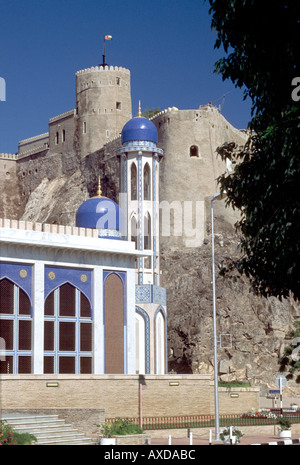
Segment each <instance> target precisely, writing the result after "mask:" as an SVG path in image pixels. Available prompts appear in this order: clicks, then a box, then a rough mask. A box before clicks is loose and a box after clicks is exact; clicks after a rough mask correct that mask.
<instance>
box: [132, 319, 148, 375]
mask: <svg viewBox="0 0 300 465" xmlns="http://www.w3.org/2000/svg"><path fill="white" fill-rule="evenodd" d="M135 339H136V373H138V374H143V375H144V374H146V322H145V319H144V317H143V316H142V315H141V314H140V313H138V312H135Z"/></svg>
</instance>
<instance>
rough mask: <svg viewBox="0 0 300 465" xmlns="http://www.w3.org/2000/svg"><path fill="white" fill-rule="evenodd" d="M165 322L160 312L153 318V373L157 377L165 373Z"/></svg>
mask: <svg viewBox="0 0 300 465" xmlns="http://www.w3.org/2000/svg"><path fill="white" fill-rule="evenodd" d="M165 330H166V322H165V317H164V314H163V312H162V311H161V310H159V311H158V312H157V313H156V317H155V373H156V374H157V375H162V374H165V372H166V347H165Z"/></svg>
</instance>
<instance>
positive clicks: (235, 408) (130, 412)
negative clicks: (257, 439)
mask: <svg viewBox="0 0 300 465" xmlns="http://www.w3.org/2000/svg"><path fill="white" fill-rule="evenodd" d="M141 383H142V385H143V386H144V389H142V391H141V390H140V384H141ZM235 392H237V391H235ZM238 393H239V397H238V398H236V397H235V398H232V397H230V395H228V393H227V392H223V391H222V389H221V390H220V413H223V412H225V413H242V412H245V411H248V410H251V408H252V407H254V408H258V407H259V390H258V389H246V390H245V389H241V390H239V391H238ZM1 407H2V409H5V410H7V409H9V410H11V409H13V410H16V411H18V410H20V409H22V410H23V411H25V410H32V409H35V410H40V411H44V410H48V411H53V412H54V411H61V412H62V411H63V409H67V410H70V411H74V412H75V413H76V412H77V411H79V410H78V409H83V410H84V411H85V410H87V411H90V410H95V411H100V410H101V409H104V410H105V417H107V418H115V417H129V418H137V417H139V415H140V409H142V416H143V417H153V416H157V417H163V416H179V415H211V414H213V413H214V400H213V385H212V383H211V381H210V376H208V375H166V376H154V375H145V376H139V375H119V376H118V375H79V376H75V375H53V376H49V375H13V376H12V375H1Z"/></svg>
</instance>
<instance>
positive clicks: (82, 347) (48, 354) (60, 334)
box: [44, 283, 93, 374]
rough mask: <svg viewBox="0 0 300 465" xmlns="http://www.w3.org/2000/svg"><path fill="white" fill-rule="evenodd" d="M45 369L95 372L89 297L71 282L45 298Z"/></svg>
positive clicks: (81, 372) (60, 371) (51, 371)
mask: <svg viewBox="0 0 300 465" xmlns="http://www.w3.org/2000/svg"><path fill="white" fill-rule="evenodd" d="M44 311H45V318H44V319H45V322H44V328H45V330H44V373H47V374H48V373H53V374H56V373H70V374H73V373H74V374H75V373H76V374H84V373H87V374H89V373H92V350H93V349H92V319H91V307H90V303H89V300H88V299H87V298H86V296H85V295H84V294H83V293H82V292H81V291H80V290H79V289H77V288H75V287H74V286H72V285H71V284H69V283H66V284H63V285H62V286H60V287H59V288H57V289H55V290H54V291H53V292H51V294H50V295H49V296H48V297H47V299H46V302H45V310H44Z"/></svg>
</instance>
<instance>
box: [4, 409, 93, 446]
mask: <svg viewBox="0 0 300 465" xmlns="http://www.w3.org/2000/svg"><path fill="white" fill-rule="evenodd" d="M1 420H4V421H6V422H7V423H8V424H9V425H11V426H12V427H13V428H14V429H15V430H16V431H18V432H20V433H24V432H26V433H31V434H33V435H34V436H35V437H36V438H37V444H39V445H60V444H61V445H92V444H95V443H94V441H92V440H91V439H90V438H86V437H85V436H84V435H83V434H82V433H80V432H79V431H78V430H77V429H76V428H75V427H74V426H73V425H70V424H68V423H66V422H65V420H63V419H61V418H58V415H38V414H37V415H35V414H31V415H30V414H3V415H2V416H1Z"/></svg>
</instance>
